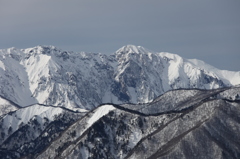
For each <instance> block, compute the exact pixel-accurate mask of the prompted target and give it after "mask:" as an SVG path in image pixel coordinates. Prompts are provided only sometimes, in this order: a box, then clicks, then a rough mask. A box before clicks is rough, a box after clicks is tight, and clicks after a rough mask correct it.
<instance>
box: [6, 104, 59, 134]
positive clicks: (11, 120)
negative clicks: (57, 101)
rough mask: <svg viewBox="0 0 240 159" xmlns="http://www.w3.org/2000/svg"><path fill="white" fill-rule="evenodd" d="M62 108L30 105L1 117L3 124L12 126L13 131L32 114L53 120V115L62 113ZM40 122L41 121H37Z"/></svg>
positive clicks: (31, 116) (27, 120) (32, 115)
mask: <svg viewBox="0 0 240 159" xmlns="http://www.w3.org/2000/svg"><path fill="white" fill-rule="evenodd" d="M62 111H63V109H62V108H57V107H45V106H42V105H34V106H30V107H25V108H21V109H19V110H17V111H16V113H14V116H12V115H9V114H7V115H5V116H4V117H3V120H4V122H3V125H8V127H12V130H13V132H14V131H15V130H17V129H18V126H19V125H20V124H21V123H24V124H26V123H28V122H29V120H30V119H32V118H33V117H34V116H38V117H40V118H41V120H43V119H44V118H45V117H46V118H48V119H49V120H50V121H53V120H54V116H55V115H58V114H60V113H62ZM39 122H41V121H39Z"/></svg>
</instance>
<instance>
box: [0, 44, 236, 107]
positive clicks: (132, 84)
mask: <svg viewBox="0 0 240 159" xmlns="http://www.w3.org/2000/svg"><path fill="white" fill-rule="evenodd" d="M0 76H1V78H0V95H1V96H3V97H5V98H6V99H9V100H11V101H13V102H15V103H17V104H18V105H20V106H27V105H31V104H34V103H41V104H47V105H54V106H64V107H68V108H73V107H80V108H84V109H92V108H94V107H96V106H97V105H99V104H101V103H109V102H110V103H115V104H122V103H146V102H150V101H152V100H153V99H154V98H155V97H157V96H159V95H161V94H163V93H164V92H166V91H168V90H171V89H178V88H202V89H212V88H219V87H224V86H231V85H237V84H240V72H232V71H225V70H219V69H217V68H214V67H213V66H210V65H208V64H205V63H204V62H202V61H199V60H188V59H184V58H182V57H180V56H178V55H176V54H170V53H158V52H153V51H150V50H148V49H145V48H143V47H141V46H134V45H127V46H124V47H122V48H120V49H118V50H117V51H116V52H115V53H113V54H111V55H105V54H101V53H85V52H79V53H75V52H67V51H62V50H60V49H57V48H56V47H54V46H36V47H33V48H28V49H15V48H9V49H5V50H0Z"/></svg>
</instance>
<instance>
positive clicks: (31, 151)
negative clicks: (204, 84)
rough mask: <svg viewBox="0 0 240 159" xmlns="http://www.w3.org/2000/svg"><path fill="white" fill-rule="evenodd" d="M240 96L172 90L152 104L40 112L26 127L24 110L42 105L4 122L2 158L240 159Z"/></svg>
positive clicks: (238, 89)
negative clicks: (181, 158) (50, 112)
mask: <svg viewBox="0 0 240 159" xmlns="http://www.w3.org/2000/svg"><path fill="white" fill-rule="evenodd" d="M239 92H240V87H229V88H219V89H214V90H202V89H201V90H200V89H179V90H170V91H168V92H167V93H164V94H163V95H161V96H159V97H158V98H156V99H155V100H154V101H153V102H150V103H148V104H138V105H134V106H132V105H131V104H125V105H116V104H102V105H100V106H98V107H96V108H94V109H92V110H91V111H89V112H73V111H69V110H67V109H62V108H56V107H52V108H48V107H45V108H44V110H42V112H44V111H47V112H48V111H53V112H55V113H54V114H59V115H57V116H55V115H54V117H53V115H51V114H49V113H47V112H46V113H45V112H44V113H43V114H42V113H41V112H39V113H38V114H37V113H36V115H33V114H32V115H31V117H27V120H26V121H25V122H24V123H23V124H20V121H21V120H25V118H24V114H23V113H20V111H27V110H28V109H39V108H40V107H41V106H39V105H34V106H30V107H26V108H21V109H20V110H17V111H15V112H12V113H8V114H6V115H4V116H3V117H2V118H0V123H1V124H0V125H1V127H0V132H1V134H3V132H4V134H5V135H4V136H0V138H2V137H3V138H4V140H1V141H3V142H4V143H3V144H1V146H0V152H1V153H0V155H2V156H1V157H3V158H7V157H9V158H26V159H27V158H75V157H80V158H106V157H107V156H108V157H109V158H139V157H144V158H151V157H152V158H156V157H157V158H158V157H160V158H172V157H174V156H175V157H183V158H216V157H217V158H219V157H220V158H238V157H239V156H240V154H239V150H240V149H239V146H240V143H239V140H238V139H240V136H239V134H238V133H237V132H238V130H240V126H239V119H240V118H239V113H240V109H239V108H240V96H239V95H240V94H239ZM142 108H144V109H142ZM156 108H158V109H156ZM165 108H167V109H165ZM25 114H26V113H25ZM10 119H14V120H18V121H19V122H15V123H19V126H18V129H15V128H12V129H9V127H11V126H12V127H13V125H12V124H9V123H8V122H5V121H11V120H10ZM56 129H57V130H58V131H56ZM26 130H28V131H26ZM34 130H35V131H36V133H33V132H34ZM24 132H25V133H24ZM32 134H35V135H33V136H32ZM20 136H21V137H20ZM22 138H24V140H21V139H22ZM206 145H207V146H206ZM186 150H187V151H186ZM212 150H215V151H212ZM203 152H204V153H203Z"/></svg>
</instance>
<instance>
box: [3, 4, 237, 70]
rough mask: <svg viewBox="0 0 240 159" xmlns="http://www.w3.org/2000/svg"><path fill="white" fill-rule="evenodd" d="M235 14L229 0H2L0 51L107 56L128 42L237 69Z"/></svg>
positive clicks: (216, 65)
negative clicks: (46, 49) (50, 48)
mask: <svg viewBox="0 0 240 159" xmlns="http://www.w3.org/2000/svg"><path fill="white" fill-rule="evenodd" d="M239 15H240V1H235V0H228V1H226V0H212V1H208V0H196V1H192V0H182V1H179V0H161V1H157V0H150V1H145V0H131V1H127V0H122V1H107V0H102V1H97V0H92V1H82V0H71V1H65V0H51V1H47V0H41V1H37V0H21V1H19V0H11V1H7V0H3V1H1V2H0V21H1V26H0V37H1V38H0V49H4V48H9V47H16V48H28V47H34V46H37V45H54V46H56V47H58V48H61V49H63V50H68V51H78V52H80V51H86V52H102V53H112V52H115V51H116V50H117V49H119V48H120V47H122V46H123V45H127V44H133V45H141V46H143V47H145V48H148V49H150V50H153V51H156V52H170V53H175V54H178V55H180V56H182V57H184V58H190V59H191V58H196V59H199V60H203V61H205V62H206V63H208V64H210V65H213V66H215V67H217V68H219V69H227V70H231V71H240V62H239V59H240V52H239V50H240V18H239Z"/></svg>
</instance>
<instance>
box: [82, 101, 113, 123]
mask: <svg viewBox="0 0 240 159" xmlns="http://www.w3.org/2000/svg"><path fill="white" fill-rule="evenodd" d="M114 109H116V108H115V107H114V106H112V105H103V106H100V107H99V108H97V109H96V110H95V112H94V114H93V115H92V116H91V118H90V119H89V120H88V122H87V123H88V126H87V127H90V126H91V125H92V124H93V123H95V122H96V121H98V120H99V119H100V118H101V117H103V116H104V115H106V114H108V113H109V112H110V111H112V110H114Z"/></svg>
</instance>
